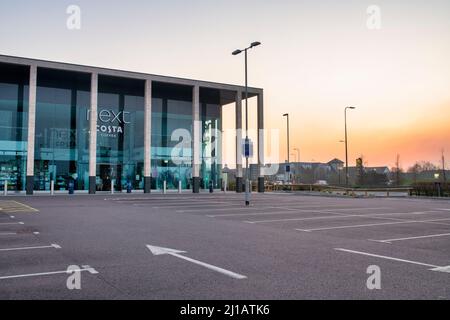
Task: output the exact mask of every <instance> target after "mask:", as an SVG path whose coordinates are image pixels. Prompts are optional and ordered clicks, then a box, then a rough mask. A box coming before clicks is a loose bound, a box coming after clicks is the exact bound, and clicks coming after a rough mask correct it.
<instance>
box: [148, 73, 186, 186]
mask: <svg viewBox="0 0 450 320" xmlns="http://www.w3.org/2000/svg"><path fill="white" fill-rule="evenodd" d="M191 132H192V88H191V87H186V86H177V85H169V84H163V83H157V82H156V83H153V86H152V142H151V144H152V148H151V159H152V177H153V186H152V188H153V189H162V188H163V184H164V181H166V183H167V189H176V188H178V183H179V181H181V186H182V188H183V189H190V188H191V187H192V145H191V143H190V139H191Z"/></svg>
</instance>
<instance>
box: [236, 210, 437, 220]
mask: <svg viewBox="0 0 450 320" xmlns="http://www.w3.org/2000/svg"><path fill="white" fill-rule="evenodd" d="M314 212H317V213H328V214H335V215H334V216H331V217H330V216H325V217H311V218H286V219H273V220H254V221H244V222H246V223H270V222H284V221H307V220H323V219H325V220H326V219H343V218H353V217H355V218H372V219H376V218H378V217H384V216H393V215H402V214H411V215H420V214H429V213H436V212H437V211H418V212H390V213H374V214H347V215H344V214H340V213H334V212H331V211H330V212H328V211H314ZM385 219H386V220H401V219H388V218H385ZM401 221H405V220H401Z"/></svg>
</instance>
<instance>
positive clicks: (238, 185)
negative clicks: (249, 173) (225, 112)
mask: <svg viewBox="0 0 450 320" xmlns="http://www.w3.org/2000/svg"><path fill="white" fill-rule="evenodd" d="M242 177H243V171H242V92H240V91H237V92H236V192H238V193H241V192H242V191H243V190H242V182H243V179H242Z"/></svg>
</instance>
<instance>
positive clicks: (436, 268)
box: [334, 248, 450, 272]
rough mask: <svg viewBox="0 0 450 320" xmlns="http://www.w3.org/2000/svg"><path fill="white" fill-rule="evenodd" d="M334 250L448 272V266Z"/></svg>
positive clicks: (449, 269) (449, 270)
mask: <svg viewBox="0 0 450 320" xmlns="http://www.w3.org/2000/svg"><path fill="white" fill-rule="evenodd" d="M334 250H337V251H343V252H348V253H354V254H360V255H364V256H369V257H375V258H381V259H387V260H392V261H398V262H405V263H411V264H416V265H420V266H425V267H430V268H432V269H430V270H432V271H440V272H450V266H436V265H433V264H428V263H423V262H417V261H412V260H406V259H399V258H394V257H388V256H382V255H378V254H373V253H368V252H361V251H355V250H348V249H342V248H335V249H334Z"/></svg>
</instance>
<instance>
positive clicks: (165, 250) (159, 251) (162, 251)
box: [147, 245, 247, 280]
mask: <svg viewBox="0 0 450 320" xmlns="http://www.w3.org/2000/svg"><path fill="white" fill-rule="evenodd" d="M147 248H148V249H149V250H150V252H151V253H152V254H153V255H154V256H160V255H165V254H168V255H171V256H173V257H177V258H179V259H183V260H186V261H189V262H192V263H195V264H197V265H199V266H202V267H205V268H207V269H210V270H213V271H216V272H219V273H221V274H223V275H226V276H228V277H231V278H233V279H239V280H242V279H247V277H246V276H244V275H242V274H238V273H234V272H232V271H229V270H225V269H222V268H219V267H216V266H213V265H211V264H208V263H205V262H202V261H198V260H195V259H191V258H188V257H185V256H182V255H180V253H186V251H181V250H176V249H169V248H163V247H156V246H150V245H147Z"/></svg>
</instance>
